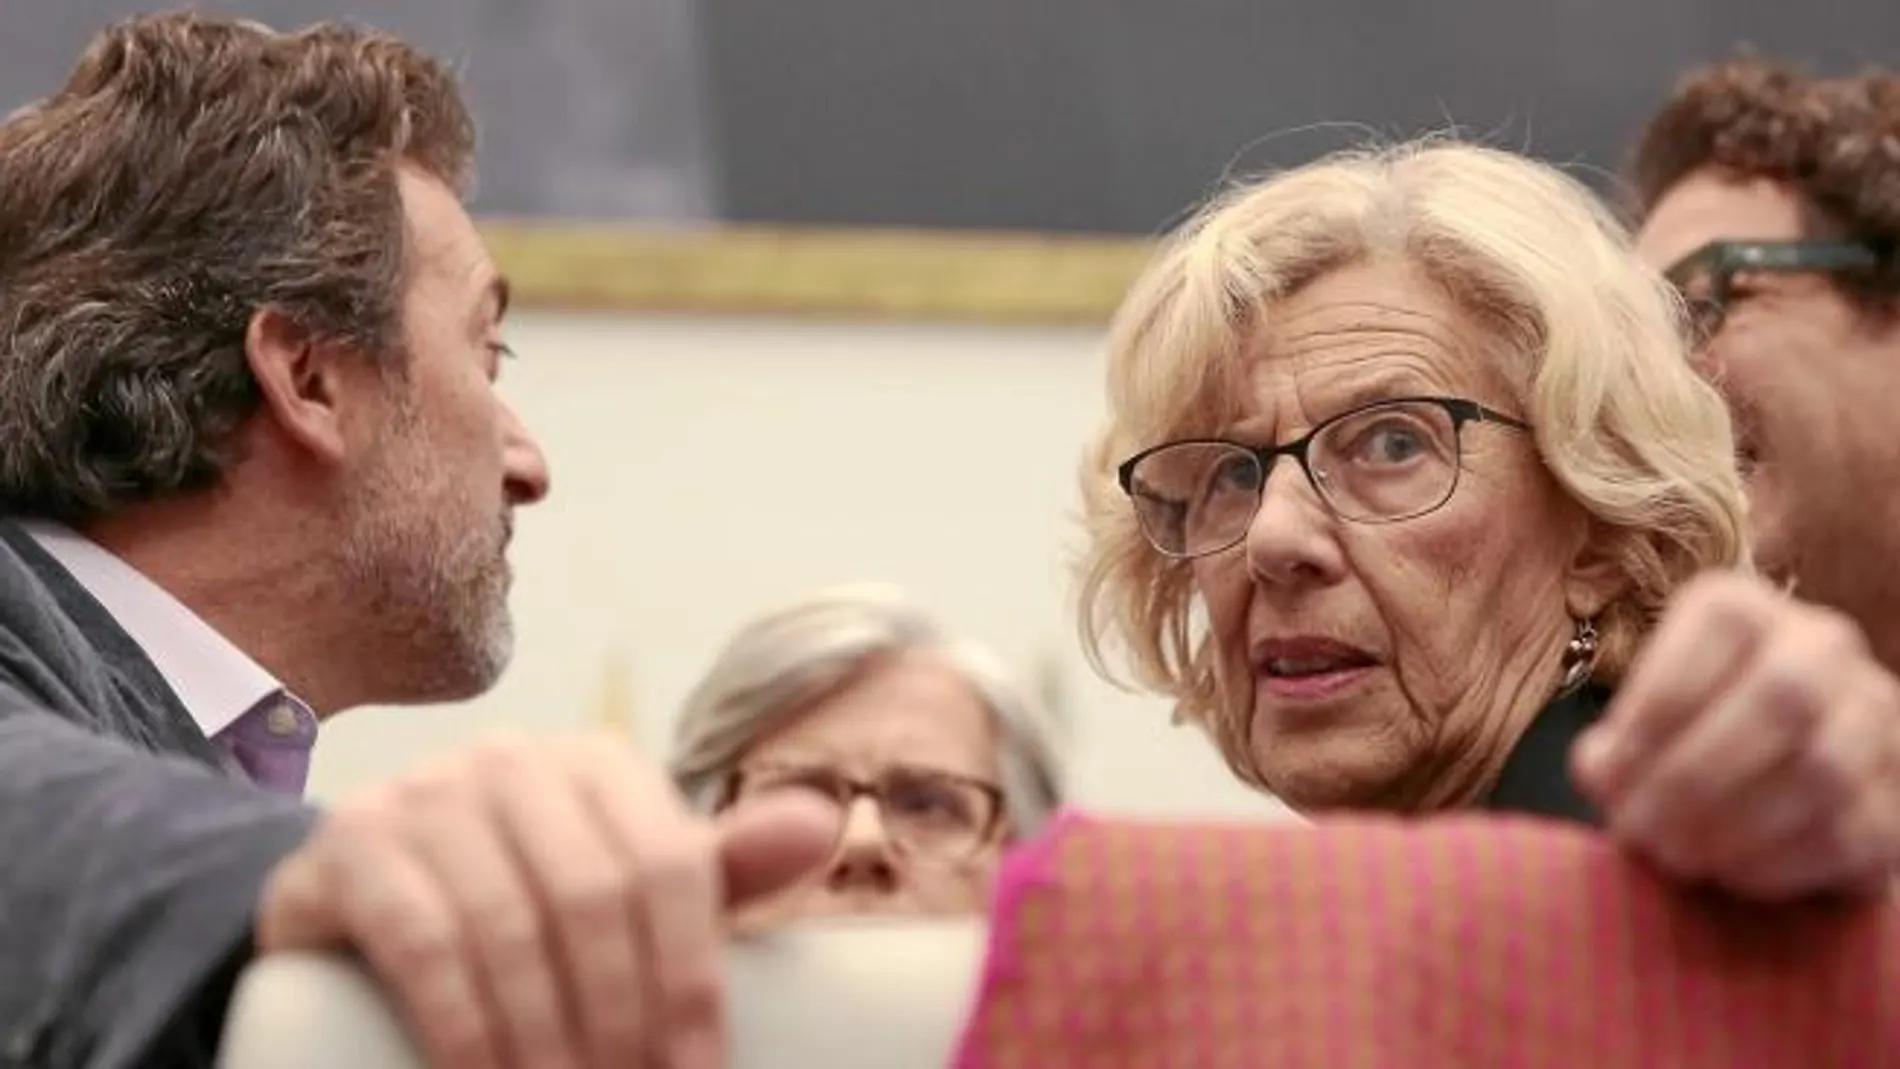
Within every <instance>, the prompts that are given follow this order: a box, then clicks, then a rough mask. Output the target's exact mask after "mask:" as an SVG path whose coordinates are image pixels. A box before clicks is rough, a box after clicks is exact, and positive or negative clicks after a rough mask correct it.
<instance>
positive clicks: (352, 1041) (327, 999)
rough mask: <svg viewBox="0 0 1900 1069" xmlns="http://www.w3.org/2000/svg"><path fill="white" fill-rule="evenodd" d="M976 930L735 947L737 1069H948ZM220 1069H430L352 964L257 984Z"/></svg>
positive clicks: (256, 972)
mask: <svg viewBox="0 0 1900 1069" xmlns="http://www.w3.org/2000/svg"><path fill="white" fill-rule="evenodd" d="M985 939H986V932H985V930H984V928H983V927H982V925H981V924H980V923H975V922H931V923H916V922H904V923H856V924H850V925H837V926H826V927H813V928H801V929H798V930H795V931H786V932H780V933H775V934H773V935H771V936H767V937H762V938H757V939H747V940H743V941H740V942H736V943H734V945H733V946H732V948H731V952H730V954H729V956H728V963H727V971H728V978H729V984H730V988H729V990H730V997H729V1000H728V1005H729V1007H730V1013H731V1043H732V1046H731V1052H732V1057H731V1060H730V1061H729V1062H728V1064H729V1065H730V1066H731V1069H805V1067H808V1066H825V1067H827V1069H941V1067H943V1066H945V1065H948V1064H949V1063H950V1059H951V1057H952V1055H953V1053H954V1050H955V1045H956V1041H957V1037H958V1035H959V1033H960V1030H961V1028H962V1025H963V1020H964V1015H965V1012H966V1010H967V1009H968V1007H969V1006H970V1004H971V1001H972V999H973V997H974V994H975V988H976V979H977V976H978V972H979V970H980V968H981V965H982V960H983V952H984V944H985ZM219 1065H220V1069H423V1066H424V1062H423V1061H422V1058H421V1056H420V1055H419V1054H418V1053H417V1049H416V1047H415V1046H414V1045H413V1044H412V1043H411V1042H410V1040H409V1036H408V1034H407V1032H406V1031H405V1029H404V1027H403V1025H402V1023H401V1021H400V1020H399V1019H398V1017H397V1015H396V1014H395V1012H394V1011H393V1009H392V1008H391V1007H390V1006H389V1004H388V1003H386V1002H385V1001H384V1000H383V997H382V995H381V993H380V992H379V991H378V990H377V988H376V985H375V983H374V982H373V981H372V980H371V979H370V978H369V977H368V976H367V974H366V973H364V972H363V970H361V969H360V968H358V967H357V966H355V965H353V964H351V963H350V962H348V961H346V960H344V959H341V958H330V957H321V956H314V955H313V956H302V955H273V956H271V957H267V958H263V959H260V960H259V961H258V962H257V963H256V964H255V965H253V966H251V968H250V969H249V970H248V971H247V972H246V974H245V976H244V979H243V982H242V983H240V984H239V987H238V992H237V995H236V998H235V1000H234V1002H233V1003H232V1007H231V1014H230V1018H229V1024H228V1025H227V1027H226V1031H225V1040H224V1045H223V1047H222V1049H221V1053H220V1057H219Z"/></svg>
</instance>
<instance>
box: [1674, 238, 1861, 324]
mask: <svg viewBox="0 0 1900 1069" xmlns="http://www.w3.org/2000/svg"><path fill="white" fill-rule="evenodd" d="M1883 259H1884V257H1883V255H1882V252H1881V250H1880V249H1878V248H1876V247H1875V246H1874V245H1871V244H1869V243H1867V242H1864V241H1711V242H1709V243H1708V244H1707V245H1704V246H1702V247H1701V248H1699V249H1697V250H1696V251H1694V252H1692V253H1690V254H1689V255H1687V256H1685V257H1683V258H1682V259H1680V260H1678V261H1676V262H1675V264H1674V265H1673V266H1671V267H1670V268H1669V269H1668V270H1667V271H1665V272H1663V277H1665V278H1667V279H1668V280H1669V282H1670V283H1671V284H1672V285H1674V286H1675V287H1676V290H1677V292H1679V293H1681V294H1682V299H1683V302H1684V303H1685V304H1686V305H1687V306H1688V309H1689V342H1690V344H1691V345H1694V346H1697V347H1700V346H1702V345H1705V344H1707V343H1708V342H1709V340H1710V339H1712V338H1714V337H1715V335H1716V333H1717V332H1719V331H1720V330H1721V329H1722V320H1723V319H1724V318H1725V317H1726V316H1727V315H1728V312H1729V309H1730V308H1732V307H1734V303H1735V276H1736V275H1740V274H1745V273H1747V272H1751V271H1761V272H1767V273H1771V274H1782V275H1792V274H1822V275H1838V274H1845V273H1850V272H1856V271H1872V270H1875V269H1877V268H1879V267H1880V265H1881V262H1882V260H1883Z"/></svg>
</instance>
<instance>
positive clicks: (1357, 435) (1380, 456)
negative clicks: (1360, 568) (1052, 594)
mask: <svg viewBox="0 0 1900 1069" xmlns="http://www.w3.org/2000/svg"><path fill="white" fill-rule="evenodd" d="M1467 423H1495V424H1498V425H1499V426H1503V427H1509V428H1511V429H1513V430H1519V431H1528V430H1530V429H1531V428H1530V424H1528V423H1525V422H1524V421H1523V420H1520V419H1517V418H1516V417H1514V416H1507V415H1505V414H1504V413H1502V412H1498V411H1495V410H1493V409H1490V408H1486V407H1485V406H1483V405H1481V404H1479V403H1477V402H1476V401H1467V400H1465V399H1463V398H1458V397H1400V398H1394V399H1392V400H1388V401H1375V402H1373V403H1371V404H1366V405H1361V406H1359V407H1357V408H1353V409H1349V410H1347V411H1345V412H1341V413H1339V414H1338V415H1336V416H1333V417H1331V418H1330V419H1327V420H1324V421H1323V422H1321V423H1320V424H1319V425H1317V426H1315V427H1314V428H1313V429H1312V430H1311V431H1309V432H1307V433H1306V435H1304V436H1303V437H1300V438H1297V439H1295V440H1293V441H1291V442H1288V443H1286V444H1285V445H1270V446H1254V445H1245V444H1243V443H1240V442H1234V441H1229V440H1227V439H1225V438H1191V439H1187V440H1184V441H1176V442H1167V443H1165V444H1163V445H1157V446H1153V447H1151V448H1148V449H1144V450H1142V451H1141V452H1139V453H1136V454H1135V455H1134V456H1132V457H1129V458H1128V459H1127V460H1126V461H1124V462H1122V465H1121V467H1120V468H1119V469H1117V472H1116V475H1117V478H1118V479H1119V480H1120V482H1121V488H1122V491H1123V492H1124V493H1126V494H1127V495H1128V498H1129V500H1130V501H1131V502H1133V503H1134V507H1135V515H1136V517H1137V518H1138V519H1139V520H1140V521H1141V530H1142V533H1143V534H1145V535H1147V537H1148V541H1149V542H1150V543H1151V544H1153V546H1154V547H1155V549H1157V550H1159V551H1160V552H1161V553H1163V554H1165V555H1167V556H1169V557H1174V558H1177V559H1183V560H1185V559H1190V558H1193V557H1204V556H1207V555H1208V554H1210V553H1219V552H1221V551H1222V550H1225V549H1230V548H1232V547H1234V546H1236V545H1239V544H1240V542H1241V541H1242V540H1243V539H1245V538H1246V537H1247V528H1248V527H1250V526H1252V524H1253V518H1254V514H1255V513H1257V512H1259V511H1260V502H1261V500H1262V497H1263V496H1264V495H1265V493H1266V486H1267V477H1268V476H1269V475H1271V474H1272V472H1273V463H1274V461H1276V460H1278V459H1279V458H1281V457H1292V458H1293V459H1294V460H1296V461H1298V462H1299V465H1300V469H1301V470H1302V471H1304V472H1305V473H1306V481H1307V482H1308V483H1310V484H1312V487H1313V489H1314V491H1315V492H1316V493H1318V494H1319V496H1320V499H1321V500H1322V501H1324V502H1325V503H1326V507H1327V508H1329V509H1331V510H1332V512H1333V514H1334V515H1336V516H1338V517H1340V518H1341V519H1345V520H1351V521H1353V522H1355V523H1394V522H1397V521H1399V520H1408V519H1411V518H1413V517H1415V516H1423V515H1424V514H1426V513H1428V512H1431V511H1433V510H1434V509H1437V508H1439V507H1440V506H1442V505H1444V503H1445V502H1447V501H1449V500H1451V495H1452V493H1453V492H1455V491H1456V490H1457V489H1458V474H1459V472H1460V470H1462V468H1463V459H1464V456H1463V448H1462V444H1461V439H1462V437H1463V435H1462V432H1463V430H1464V426H1465V424H1467Z"/></svg>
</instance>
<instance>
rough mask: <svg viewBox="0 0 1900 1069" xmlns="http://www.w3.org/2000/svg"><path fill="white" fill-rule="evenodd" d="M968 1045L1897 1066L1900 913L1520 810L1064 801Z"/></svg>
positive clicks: (1022, 1058)
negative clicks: (1651, 859)
mask: <svg viewBox="0 0 1900 1069" xmlns="http://www.w3.org/2000/svg"><path fill="white" fill-rule="evenodd" d="M992 923H993V929H992V931H993V934H992V937H991V939H992V942H991V947H990V953H989V960H988V962H987V964H986V966H985V970H984V977H983V981H982V987H981V992H980V995H979V999H978V1003H977V1005H976V1007H975V1010H974V1012H973V1015H972V1016H971V1019H970V1021H969V1023H968V1025H967V1027H966V1032H965V1035H964V1037H963V1042H962V1046H961V1049H960V1051H959V1054H958V1057H957V1060H956V1065H957V1066H958V1069H1066V1067H1081V1066H1089V1067H1103V1069H1137V1067H1141V1069H1147V1067H1154V1069H1160V1067H1163V1066H1169V1067H1175V1066H1191V1067H1196V1069H1203V1067H1204V1069H1219V1067H1235V1069H1241V1067H1247V1069H1252V1067H1258V1069H1357V1067H1377V1069H1491V1067H1497V1069H1503V1067H1510V1069H1624V1067H1637V1066H1659V1067H1660V1066H1668V1067H1672V1069H1674V1067H1685V1069H1686V1067H1705V1066H1706V1067H1709V1069H1756V1067H1759V1069H1770V1067H1774V1069H1822V1067H1836V1066H1838V1067H1841V1069H1881V1067H1900V912H1897V911H1896V907H1893V906H1890V905H1888V904H1886V903H1860V904H1855V905H1843V904H1838V903H1834V904H1813V905H1803V906H1798V907H1785V908H1779V909H1772V908H1762V907H1750V906H1744V905H1739V904H1736V903H1734V902H1731V901H1727V900H1722V899H1718V898H1716V897H1715V896H1713V895H1708V894H1702V893H1696V892H1691V891H1684V890H1680V889H1676V888H1673V887H1671V886H1669V885H1668V884H1666V883H1665V882H1663V881H1662V880H1661V879H1659V878H1658V877H1655V876H1653V875H1651V874H1650V873H1648V872H1647V871H1646V870H1645V869H1644V868H1643V867H1642V866H1641V865H1640V864H1639V863H1637V862H1635V861H1633V860H1631V859H1629V858H1628V857H1626V856H1625V855H1624V854H1622V853H1621V852H1619V851H1618V850H1617V849H1616V848H1615V847H1613V846H1611V845H1610V844H1609V843H1607V842H1606V841H1604V840H1603V839H1602V838H1600V837H1598V836H1596V835H1594V834H1592V833H1589V832H1586V831H1583V830H1580V829H1577V828H1574V827H1571V826H1560V825H1556V824H1551V823H1544V822H1540V821H1533V820H1528V819H1523V818H1499V817H1484V816H1472V815H1459V816H1447V817H1441V818H1435V819H1431V820H1426V821H1411V822H1406V821H1401V820H1398V819H1393V818H1384V817H1353V818H1336V819H1328V820H1325V821H1322V822H1320V823H1319V824H1318V825H1316V826H1300V825H1220V824H1198V825H1197V824H1167V823H1143V822H1131V821H1121V820H1096V819H1090V818H1085V817H1080V816H1075V815H1067V816H1065V817H1063V818H1061V819H1059V820H1058V821H1057V823H1056V825H1055V826H1054V827H1053V828H1052V829H1051V830H1050V831H1049V832H1048V833H1047V834H1045V835H1044V836H1043V837H1041V838H1040V839H1038V840H1037V841H1035V842H1033V843H1031V844H1028V845H1027V846H1025V847H1024V848H1022V849H1020V850H1019V851H1017V852H1016V853H1015V854H1014V855H1013V856H1012V857H1011V858H1010V859H1009V860H1008V861H1007V862H1006V863H1005V866H1004V871H1003V873H1002V875H1001V876H1000V878H999V882H998V891H997V901H996V905H995V911H994V917H993V922H992Z"/></svg>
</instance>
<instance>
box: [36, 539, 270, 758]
mask: <svg viewBox="0 0 1900 1069" xmlns="http://www.w3.org/2000/svg"><path fill="white" fill-rule="evenodd" d="M20 526H21V528H22V529H24V530H25V531H26V532H27V533H28V534H29V535H31V536H32V538H33V540H34V541H35V542H38V543H39V544H40V547H41V548H43V549H45V550H46V552H47V554H48V555H49V556H51V557H52V558H53V559H54V560H56V561H58V562H59V564H60V566H61V567H63V568H65V569H66V571H67V572H68V573H70V574H71V575H72V577H73V579H74V581H76V582H78V583H79V585H80V586H82V587H84V588H85V590H86V593H88V594H91V595H92V598H93V600H94V601H97V602H98V603H99V605H100V607H101V608H103V609H105V610H106V612H108V613H110V614H111V615H112V619H113V620H114V621H115V622H116V623H117V624H118V625H119V627H120V628H122V629H124V631H125V633H126V635H127V636H129V637H130V638H131V639H132V641H133V642H135V643H137V644H138V646H139V648H140V649H142V650H143V651H144V652H145V656H146V658H147V659H149V660H150V661H151V662H152V667H154V668H156V669H158V673H159V674H160V675H161V676H163V677H164V678H165V682H166V683H167V684H169V685H170V686H171V688H172V693H173V694H175V695H177V696H178V700H179V702H181V703H182V704H183V705H184V706H185V708H186V709H187V710H188V711H189V712H190V713H191V716H192V719H193V720H195V721H197V724H198V729H199V730H200V731H202V732H204V734H205V737H206V738H211V737H212V736H214V735H217V734H218V733H219V732H222V731H224V730H225V729H226V728H228V727H230V726H231V724H232V723H233V722H235V721H236V720H237V719H238V718H239V717H242V716H243V715H244V714H245V713H247V712H249V711H250V710H251V709H253V708H256V707H257V706H258V705H259V704H260V703H262V702H263V701H264V700H266V699H268V698H272V697H276V696H278V695H280V694H282V693H283V691H284V686H283V684H282V683H279V682H278V681H277V679H276V678H275V677H273V676H272V675H271V674H270V673H269V672H267V671H265V670H264V668H263V666H261V665H259V664H258V663H257V662H256V661H254V660H252V659H251V658H250V657H249V656H248V655H247V654H245V653H244V651H243V650H240V649H238V648H237V646H235V645H233V644H232V642H231V640H230V639H227V638H225V637H224V636H223V635H221V634H219V633H218V632H217V631H216V630H215V629H213V628H212V626H211V625H210V624H207V623H205V622H204V620H203V619H201V618H200V617H199V616H198V614H197V613H194V612H192V611H191V610H190V609H188V608H186V607H185V606H184V604H183V603H182V602H180V601H179V600H178V599H177V598H174V597H172V596H171V595H170V594H169V593H167V592H166V591H165V590H164V588H162V587H160V586H159V585H158V584H157V583H154V582H152V581H151V580H150V579H147V578H146V577H145V576H144V575H142V574H140V573H139V572H138V570H137V569H135V568H133V567H132V566H131V565H129V564H127V563H125V562H124V561H122V560H120V559H119V558H118V557H116V556H113V555H112V553H111V552H109V551H108V550H106V549H105V548H104V547H102V546H100V545H99V544H98V543H96V542H93V541H92V540H91V539H88V538H87V537H85V536H84V535H82V534H79V533H78V532H77V531H74V530H72V529H70V528H67V527H63V526H60V525H59V524H55V523H48V522H45V521H40V520H30V521H23V522H21V524H20Z"/></svg>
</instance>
